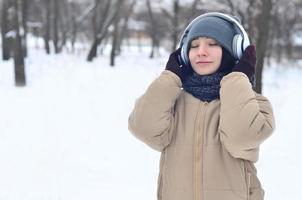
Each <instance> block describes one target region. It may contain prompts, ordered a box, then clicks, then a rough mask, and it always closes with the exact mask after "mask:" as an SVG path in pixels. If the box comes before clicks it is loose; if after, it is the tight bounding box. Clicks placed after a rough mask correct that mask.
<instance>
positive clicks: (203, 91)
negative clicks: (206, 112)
mask: <svg viewBox="0 0 302 200" xmlns="http://www.w3.org/2000/svg"><path fill="white" fill-rule="evenodd" d="M226 74H227V73H226V72H215V73H213V74H210V75H199V74H197V73H196V72H193V73H192V74H191V75H190V76H189V77H187V78H186V80H184V82H183V89H184V90H185V91H187V92H188V93H190V94H192V95H193V96H194V97H196V98H198V99H200V100H201V101H206V102H210V101H213V100H215V99H218V98H219V91H220V81H221V79H222V78H223V76H225V75H226Z"/></svg>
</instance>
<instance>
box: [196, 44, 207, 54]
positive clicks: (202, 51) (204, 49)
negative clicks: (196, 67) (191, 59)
mask: <svg viewBox="0 0 302 200" xmlns="http://www.w3.org/2000/svg"><path fill="white" fill-rule="evenodd" d="M207 55H208V50H207V47H206V45H204V44H200V45H199V47H198V56H207Z"/></svg>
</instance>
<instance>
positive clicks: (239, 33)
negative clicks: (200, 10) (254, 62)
mask: <svg viewBox="0 0 302 200" xmlns="http://www.w3.org/2000/svg"><path fill="white" fill-rule="evenodd" d="M207 17H212V18H213V17H217V18H219V19H222V20H225V21H227V22H229V23H230V24H231V25H233V27H234V31H235V32H236V34H235V35H234V36H233V39H232V47H231V52H230V53H231V54H232V56H233V57H234V58H235V60H239V59H240V58H241V56H242V54H243V51H244V50H245V48H246V47H248V46H249V45H250V40H249V38H248V35H247V33H246V31H245V30H244V28H243V27H242V25H241V24H240V23H239V22H238V21H237V20H236V19H235V18H234V17H232V16H230V15H227V14H223V13H219V12H210V13H206V14H202V15H200V16H198V17H196V18H195V19H194V20H192V21H191V23H190V24H189V25H188V26H187V27H186V29H185V31H184V32H183V34H182V37H181V40H180V48H181V59H182V61H183V62H184V64H189V63H190V61H189V58H188V48H190V46H189V45H190V44H188V42H189V41H188V34H189V33H190V31H191V28H192V27H193V26H194V25H196V24H198V23H199V22H200V21H201V20H203V19H204V18H207Z"/></svg>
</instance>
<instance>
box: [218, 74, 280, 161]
mask: <svg viewBox="0 0 302 200" xmlns="http://www.w3.org/2000/svg"><path fill="white" fill-rule="evenodd" d="M220 101H221V110H220V122H219V133H220V140H221V142H222V144H223V145H224V147H225V148H226V149H227V151H228V152H229V153H230V154H231V155H232V156H233V157H235V158H241V159H245V160H250V161H252V162H256V161H257V160H258V157H259V146H260V144H261V143H262V142H263V141H264V140H265V139H266V138H268V137H269V136H270V135H271V134H272V132H273V130H274V128H275V121H274V116H273V110H272V107H271V104H270V102H269V101H268V99H267V98H265V97H264V96H262V95H259V94H257V93H255V92H254V91H253V90H252V85H251V84H250V82H249V79H248V78H247V76H246V75H245V74H243V73H241V72H233V73H230V74H228V75H227V76H225V77H224V78H223V79H222V80H221V89H220Z"/></svg>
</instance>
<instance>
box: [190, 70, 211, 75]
mask: <svg viewBox="0 0 302 200" xmlns="http://www.w3.org/2000/svg"><path fill="white" fill-rule="evenodd" d="M194 71H195V72H196V73H197V74H199V75H210V74H213V73H214V72H212V71H198V70H194Z"/></svg>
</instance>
